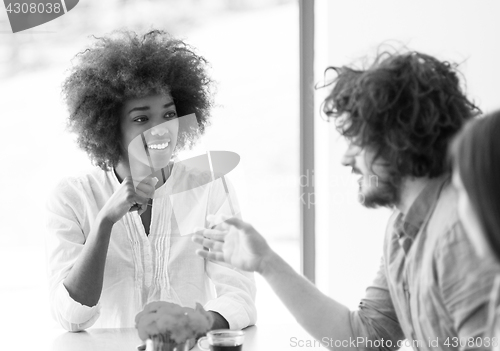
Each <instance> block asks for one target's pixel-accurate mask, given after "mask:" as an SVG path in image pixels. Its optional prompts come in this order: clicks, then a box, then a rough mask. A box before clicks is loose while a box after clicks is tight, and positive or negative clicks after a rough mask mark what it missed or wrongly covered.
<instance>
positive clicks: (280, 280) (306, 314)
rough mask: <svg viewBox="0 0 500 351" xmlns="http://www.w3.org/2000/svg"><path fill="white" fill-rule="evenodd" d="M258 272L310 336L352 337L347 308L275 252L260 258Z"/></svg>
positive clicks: (318, 338)
mask: <svg viewBox="0 0 500 351" xmlns="http://www.w3.org/2000/svg"><path fill="white" fill-rule="evenodd" d="M259 273H260V274H261V275H262V276H263V277H264V278H265V279H266V280H267V282H268V283H269V285H271V287H272V288H273V290H274V292H275V293H276V294H277V295H278V297H279V298H280V299H281V301H283V303H284V304H285V306H286V307H287V308H288V309H289V311H290V312H291V313H292V314H293V316H294V317H295V318H296V319H297V321H298V322H299V323H300V324H301V325H302V327H303V328H304V329H305V330H306V331H308V332H309V333H310V334H311V335H312V336H313V337H314V338H316V339H317V340H319V341H321V339H322V338H324V337H328V338H329V339H330V338H331V339H333V340H349V338H352V337H353V335H352V330H351V324H350V311H349V309H348V308H347V307H345V306H344V305H341V304H340V303H338V302H336V301H335V300H333V299H331V298H330V297H328V296H326V295H325V294H323V293H322V292H321V291H319V290H318V288H316V286H314V285H313V284H312V283H311V282H309V281H308V280H307V279H306V278H304V277H303V276H301V275H300V274H298V273H297V272H295V271H294V270H293V269H292V267H290V265H289V264H288V263H286V262H285V261H284V260H283V259H282V258H281V257H280V256H278V255H277V254H276V253H274V252H272V253H271V254H270V255H269V256H268V258H267V259H266V260H265V261H263V264H262V269H261V272H259Z"/></svg>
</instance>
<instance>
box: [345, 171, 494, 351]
mask: <svg viewBox="0 0 500 351" xmlns="http://www.w3.org/2000/svg"><path fill="white" fill-rule="evenodd" d="M456 205H457V197H456V193H455V191H454V189H453V187H452V186H451V184H450V179H449V176H442V177H440V178H436V179H432V180H431V181H430V182H429V184H428V185H427V186H426V188H425V189H424V190H423V191H422V192H421V194H420V195H419V196H418V198H417V199H416V200H415V201H414V203H413V204H412V206H411V208H410V209H409V210H408V212H407V213H406V214H403V213H401V212H399V211H395V213H394V214H393V216H392V217H391V219H390V221H389V224H388V226H387V231H386V238H385V243H384V253H383V258H382V263H381V267H380V270H379V272H378V273H377V276H376V278H375V280H374V282H373V284H372V285H371V286H369V287H368V288H367V291H366V296H365V298H364V299H362V301H361V303H360V305H359V310H358V311H355V312H352V313H351V325H352V329H353V332H354V335H356V336H358V337H359V336H361V337H363V338H366V340H367V341H366V342H365V343H364V344H362V345H358V346H359V349H387V350H396V349H398V348H400V347H401V346H407V347H408V346H410V347H412V348H413V349H415V350H444V349H446V350H476V349H491V345H490V346H489V347H488V346H487V345H486V344H487V339H486V338H487V337H491V335H490V332H489V329H488V326H487V315H488V303H489V296H490V292H491V290H492V286H493V281H494V276H495V272H497V270H498V266H497V265H496V264H495V263H494V262H493V260H491V261H490V260H488V259H486V260H485V259H480V258H478V257H477V255H476V254H475V252H474V250H473V247H472V246H471V244H470V242H469V241H468V239H467V237H466V234H465V232H464V229H463V227H462V225H461V223H460V222H459V219H458V216H457V211H456ZM382 339H383V340H384V342H381V341H382ZM404 339H407V340H406V341H404ZM376 340H378V341H379V342H378V343H375V341H376Z"/></svg>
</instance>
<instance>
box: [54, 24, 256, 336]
mask: <svg viewBox="0 0 500 351" xmlns="http://www.w3.org/2000/svg"><path fill="white" fill-rule="evenodd" d="M77 58H78V63H77V64H76V65H75V66H74V67H73V69H72V71H71V72H70V74H69V76H68V78H67V79H66V80H65V82H64V85H63V93H64V97H65V99H66V103H67V105H68V108H69V127H70V129H71V131H73V132H74V133H76V135H77V142H78V145H79V146H80V147H81V148H82V149H83V150H85V151H86V152H87V154H88V155H89V156H90V158H91V159H92V161H93V163H94V164H96V165H97V166H99V168H97V167H96V169H95V170H94V171H92V172H91V173H89V174H85V175H83V176H79V177H74V178H68V179H65V180H63V181H62V182H61V183H60V184H59V185H58V186H57V187H56V188H55V190H54V191H53V193H52V195H51V197H50V198H49V200H48V203H47V209H48V219H47V229H48V230H47V232H48V235H47V252H48V274H49V285H50V301H51V306H52V313H53V315H54V317H55V318H56V319H57V321H59V323H60V324H61V325H62V326H63V327H64V328H65V329H67V330H70V331H78V330H82V329H86V328H88V327H90V326H96V327H101V328H106V327H115V328H116V327H134V317H135V315H136V314H137V313H138V312H140V311H141V310H142V308H143V307H144V306H145V305H146V304H147V303H148V302H151V301H156V300H163V301H168V302H173V303H176V304H179V305H182V306H188V307H194V305H195V303H196V302H199V303H201V304H203V305H204V308H205V309H207V310H208V311H210V313H211V314H212V316H213V317H214V324H213V326H212V328H213V329H219V328H232V329H240V328H244V327H246V326H248V325H252V324H254V323H255V320H256V310H255V304H254V299H255V282H254V278H253V274H251V273H248V272H242V271H240V270H234V269H232V268H229V267H227V265H223V264H219V263H214V262H208V261H205V260H204V259H201V258H200V257H199V256H197V255H196V254H195V247H196V245H195V244H194V243H193V242H192V241H191V240H190V235H187V234H192V231H193V228H195V227H203V228H205V227H208V226H209V225H210V224H209V223H207V222H206V215H207V214H215V213H224V212H225V211H227V201H228V200H229V199H228V196H229V197H230V198H232V206H233V207H232V209H233V210H234V208H236V210H235V211H234V212H236V213H238V207H237V202H236V199H235V198H234V196H235V195H234V190H233V189H232V187H231V186H230V184H229V186H227V184H222V182H221V179H218V180H215V181H213V182H210V183H208V184H205V183H206V181H205V179H202V178H203V176H206V175H204V174H199V173H196V172H193V169H190V168H189V167H188V166H186V165H185V164H183V163H179V162H178V163H175V162H173V161H174V158H175V155H176V154H177V153H178V152H179V150H182V149H183V148H187V147H190V145H192V144H193V143H194V142H195V141H196V140H197V139H198V138H199V137H200V136H201V135H202V134H203V132H204V129H205V126H206V125H207V124H208V121H209V117H210V109H211V107H212V104H213V103H212V80H211V79H210V77H209V76H208V75H207V69H206V66H207V62H206V61H205V59H204V58H203V57H201V56H199V55H197V54H196V53H195V52H194V51H193V49H192V48H191V47H190V46H188V45H187V44H186V43H184V42H183V41H181V40H177V39H175V38H172V37H171V36H170V35H168V34H167V33H165V32H162V31H151V32H149V33H147V34H145V35H144V36H139V35H137V34H135V33H133V32H126V31H122V32H115V33H113V34H112V35H110V36H108V37H104V38H97V39H96V40H95V42H94V43H93V45H92V46H91V47H90V48H89V49H87V50H86V51H84V52H83V53H80V54H79V55H78V56H77ZM137 140H138V141H139V144H138V145H139V147H134V145H136V146H137V143H136V141H137ZM134 143H135V144H134ZM140 152H142V153H144V154H146V155H147V159H146V160H147V161H146V162H141V158H140V157H139V156H137V153H140ZM143 161H144V160H143ZM195 171H196V170H195ZM138 175H139V176H140V177H139V179H138V178H137V176H138ZM200 177H201V178H200ZM174 189H183V190H190V189H192V191H182V192H181V191H174ZM175 193H176V194H175ZM174 194H175V195H174ZM227 213H230V212H228V211H227Z"/></svg>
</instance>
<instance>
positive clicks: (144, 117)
mask: <svg viewBox="0 0 500 351" xmlns="http://www.w3.org/2000/svg"><path fill="white" fill-rule="evenodd" d="M147 120H148V118H147V117H146V116H140V117H137V118H134V122H146V121H147Z"/></svg>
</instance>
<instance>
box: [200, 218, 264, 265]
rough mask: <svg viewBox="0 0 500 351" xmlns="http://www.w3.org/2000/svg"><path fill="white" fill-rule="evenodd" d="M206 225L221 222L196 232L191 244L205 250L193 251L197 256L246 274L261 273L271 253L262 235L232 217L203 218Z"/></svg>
mask: <svg viewBox="0 0 500 351" xmlns="http://www.w3.org/2000/svg"><path fill="white" fill-rule="evenodd" d="M207 220H208V221H209V222H214V220H217V221H216V222H221V223H220V224H218V225H217V226H216V227H215V228H214V229H199V230H197V231H196V232H197V234H195V235H193V239H192V240H193V241H194V242H195V243H197V244H200V245H202V246H203V247H205V248H208V249H209V251H207V250H203V249H200V250H197V251H196V253H197V254H198V255H200V256H201V257H204V258H206V259H209V260H212V261H219V262H226V263H229V264H231V265H232V266H234V267H236V268H238V269H241V270H244V271H249V272H254V271H255V272H258V273H261V274H262V273H263V271H264V268H265V265H266V262H267V261H268V259H269V258H270V257H271V256H272V254H273V251H272V250H271V248H270V247H269V245H268V244H267V242H266V240H265V239H264V238H263V237H262V235H260V234H259V232H257V231H256V230H255V229H254V227H252V226H251V225H250V224H248V223H246V222H243V221H242V220H241V219H239V218H236V217H227V216H221V217H219V218H215V217H214V216H211V215H209V216H207Z"/></svg>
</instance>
